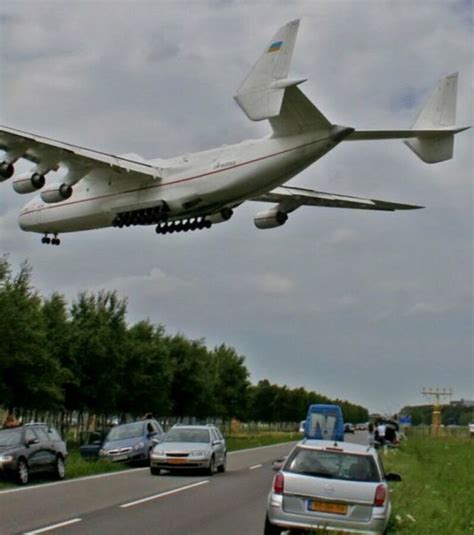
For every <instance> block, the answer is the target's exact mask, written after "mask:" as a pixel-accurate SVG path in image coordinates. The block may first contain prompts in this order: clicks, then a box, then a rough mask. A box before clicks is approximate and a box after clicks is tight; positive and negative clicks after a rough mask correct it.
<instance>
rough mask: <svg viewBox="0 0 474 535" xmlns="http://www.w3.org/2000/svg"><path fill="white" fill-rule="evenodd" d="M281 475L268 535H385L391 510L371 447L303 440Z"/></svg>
mask: <svg viewBox="0 0 474 535" xmlns="http://www.w3.org/2000/svg"><path fill="white" fill-rule="evenodd" d="M275 464H276V469H278V467H279V466H281V469H280V471H279V472H278V473H277V474H276V475H275V478H274V481H273V488H272V489H271V491H270V494H269V496H268V505H267V516H266V519H265V535H275V534H280V533H282V532H283V531H286V530H326V531H332V530H334V531H338V532H343V533H373V534H382V533H384V532H385V530H386V527H387V523H388V520H389V517H390V512H391V504H390V497H389V489H388V485H387V481H400V480H401V478H400V476H399V475H398V474H385V472H384V469H383V465H382V463H381V460H380V458H379V456H378V453H377V451H376V450H375V449H374V448H372V447H370V446H369V447H368V446H363V445H360V444H352V443H349V442H338V443H334V442H333V441H326V440H303V441H302V442H300V443H298V444H297V446H296V447H295V448H294V449H293V450H292V452H291V453H290V455H289V456H288V458H287V459H286V461H284V464H283V465H282V464H281V463H280V465H279V466H278V464H277V463H275Z"/></svg>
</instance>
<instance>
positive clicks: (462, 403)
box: [449, 399, 474, 407]
mask: <svg viewBox="0 0 474 535" xmlns="http://www.w3.org/2000/svg"><path fill="white" fill-rule="evenodd" d="M449 404H450V405H452V406H453V407H474V399H460V400H459V401H450V402H449Z"/></svg>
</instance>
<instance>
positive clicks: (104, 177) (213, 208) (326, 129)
mask: <svg viewBox="0 0 474 535" xmlns="http://www.w3.org/2000/svg"><path fill="white" fill-rule="evenodd" d="M299 22H300V21H299V20H293V21H291V22H288V23H287V24H285V25H284V26H282V27H281V28H280V29H279V30H278V31H277V32H276V33H275V34H274V36H273V37H272V39H271V40H270V42H269V43H268V45H267V46H266V47H265V49H264V51H263V53H262V55H261V56H260V58H259V59H258V61H257V62H256V64H255V65H254V67H253V68H252V69H251V70H250V72H249V74H248V75H247V77H246V78H245V80H244V81H243V83H242V84H241V86H240V87H239V89H238V90H237V92H236V94H235V96H234V99H235V101H236V102H237V104H238V105H239V106H240V108H241V109H242V110H243V112H244V113H245V115H246V116H247V117H248V118H249V119H250V120H252V121H262V120H268V121H269V123H270V126H271V129H272V133H271V134H270V135H268V136H266V137H264V138H262V139H258V140H247V141H243V142H241V143H238V144H234V145H229V146H224V147H219V148H215V149H211V150H206V151H202V152H197V153H193V154H186V155H183V156H179V157H175V158H169V159H161V158H156V159H152V160H145V159H144V158H142V157H141V156H139V155H136V154H125V155H112V154H107V153H104V152H99V151H95V150H91V149H86V148H83V147H80V146H76V145H71V144H69V143H65V142H62V141H55V140H53V139H49V138H46V137H42V136H38V135H35V134H31V133H28V132H22V131H20V130H16V129H14V128H8V127H1V126H0V150H3V151H4V153H5V156H4V159H3V161H1V163H0V181H4V180H7V179H9V178H11V177H12V176H13V175H14V173H15V169H14V164H15V163H16V162H17V160H19V159H26V160H29V161H30V162H32V163H33V164H34V167H33V168H32V169H31V170H30V171H29V172H27V173H26V174H20V175H19V176H15V177H14V178H13V189H14V190H15V191H16V192H17V193H20V194H27V193H33V192H37V191H39V195H37V196H36V197H35V198H34V199H32V200H31V201H30V202H29V203H27V204H26V205H25V206H24V208H23V209H22V210H21V211H20V214H19V226H20V228H21V229H22V230H24V231H28V232H37V233H41V234H43V237H42V240H41V241H42V243H45V244H49V243H51V244H53V245H59V244H60V239H59V237H58V236H59V234H61V233H67V232H77V231H84V230H92V229H98V228H104V227H117V228H123V227H130V226H135V225H154V226H155V230H156V232H157V233H158V234H168V233H173V232H185V231H194V230H198V229H205V228H210V227H211V226H212V225H214V224H217V223H221V222H224V221H228V220H229V219H230V218H231V217H232V214H233V212H234V210H235V209H236V208H237V207H238V206H239V205H240V204H242V203H243V202H246V201H258V202H268V203H272V204H273V206H271V207H270V208H268V209H266V210H263V211H260V212H258V213H257V214H256V215H255V219H254V223H255V225H256V227H257V228H259V229H270V228H276V227H280V226H282V225H284V224H285V222H286V221H287V219H288V214H290V213H291V212H293V211H295V210H297V209H298V208H299V207H301V206H325V207H333V208H354V209H363V210H381V211H395V210H410V209H417V208H422V207H421V206H416V205H410V204H400V203H395V202H387V201H382V200H377V199H364V198H359V197H351V196H348V195H339V194H335V193H326V192H321V191H314V190H310V189H304V188H298V187H290V186H285V185H284V184H285V183H286V182H288V181H289V180H290V179H291V178H293V177H294V176H295V175H297V174H298V173H300V172H301V171H303V169H305V168H307V167H308V166H310V165H311V164H313V163H314V162H315V161H316V160H318V159H319V158H321V157H322V156H324V155H325V154H327V153H328V152H329V151H330V150H332V149H334V148H335V147H336V146H337V145H339V143H341V142H343V141H344V142H345V141H358V140H381V139H402V140H404V143H405V144H406V145H407V146H408V147H409V148H410V149H411V150H412V151H413V152H414V153H415V154H416V155H417V156H418V157H419V158H420V159H421V160H422V161H424V162H427V163H437V162H442V161H445V160H449V159H451V158H452V156H453V146H454V135H455V134H457V133H459V132H461V131H463V130H466V129H467V128H469V127H456V126H454V125H455V110H456V94H457V82H458V74H457V73H455V74H452V75H449V76H446V77H445V78H443V79H441V80H440V81H439V83H438V85H437V87H436V88H435V90H434V92H433V94H432V95H431V96H430V98H429V99H428V101H427V102H426V104H425V106H424V107H423V109H422V110H421V112H420V114H419V116H418V118H417V119H416V121H415V123H414V125H413V127H412V128H411V129H406V130H356V129H354V128H352V127H349V126H341V125H337V124H332V123H331V122H330V121H329V120H328V119H327V118H326V117H325V116H324V115H323V114H322V113H321V112H320V111H319V110H318V108H317V107H316V106H315V105H314V104H313V103H312V102H311V101H310V100H309V99H308V98H307V97H306V96H305V95H304V93H303V92H302V91H301V90H300V88H299V87H298V86H299V85H300V84H302V83H303V82H305V81H306V79H304V78H289V77H288V73H289V67H290V62H291V59H292V56H293V49H294V45H295V40H296V35H297V32H298V28H299ZM52 171H53V172H55V171H59V176H61V178H60V179H57V178H53V180H52V181H51V180H48V179H47V175H48V174H49V173H50V172H52ZM50 176H51V175H50ZM51 235H52V238H51V237H50V236H51Z"/></svg>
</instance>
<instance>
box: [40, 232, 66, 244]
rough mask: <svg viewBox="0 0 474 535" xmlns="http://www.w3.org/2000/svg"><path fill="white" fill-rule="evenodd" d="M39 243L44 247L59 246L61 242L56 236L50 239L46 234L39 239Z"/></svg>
mask: <svg viewBox="0 0 474 535" xmlns="http://www.w3.org/2000/svg"><path fill="white" fill-rule="evenodd" d="M41 243H44V244H46V245H49V244H51V245H59V244H60V243H61V240H60V239H59V238H58V235H57V234H55V235H54V238H50V237H49V236H48V235H47V234H45V235H44V236H43V237H42V238H41Z"/></svg>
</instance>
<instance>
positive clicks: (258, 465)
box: [249, 464, 263, 470]
mask: <svg viewBox="0 0 474 535" xmlns="http://www.w3.org/2000/svg"><path fill="white" fill-rule="evenodd" d="M261 466H263V464H254V465H253V466H251V467H250V468H249V470H255V468H260V467H261Z"/></svg>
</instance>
